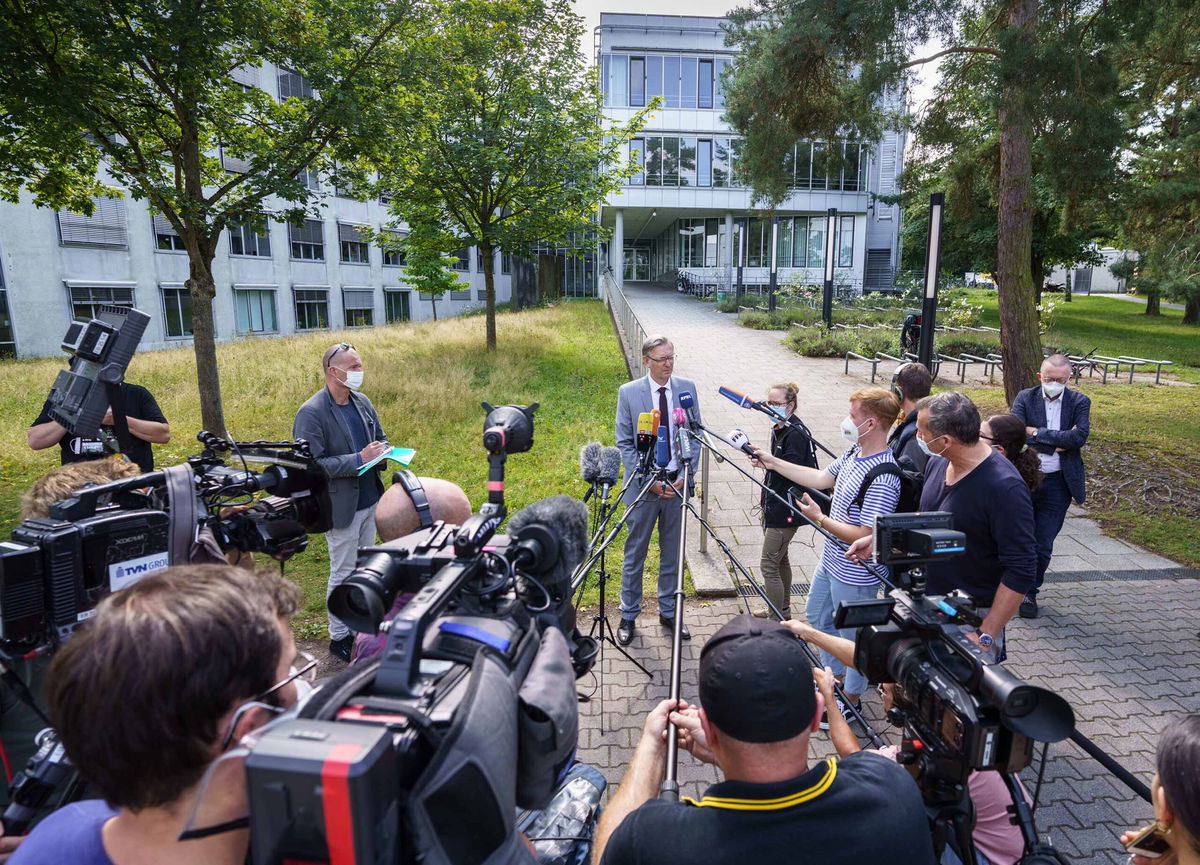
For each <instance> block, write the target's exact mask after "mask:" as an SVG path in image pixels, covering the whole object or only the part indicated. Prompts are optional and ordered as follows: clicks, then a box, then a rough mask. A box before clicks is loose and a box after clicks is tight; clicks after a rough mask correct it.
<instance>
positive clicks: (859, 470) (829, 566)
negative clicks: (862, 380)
mask: <svg viewBox="0 0 1200 865" xmlns="http://www.w3.org/2000/svg"><path fill="white" fill-rule="evenodd" d="M895 462H896V458H895V457H893V456H892V452H891V450H890V449H888V448H884V449H883V450H882V451H880V452H879V453H877V454H874V455H873V456H869V457H860V456H858V445H851V446H850V449H849V450H847V451H846V452H845V453H844V454H842V455H841V456H840V457H838V458H837V460H835V461H834V462H833V463H831V464H830V465H829V466H828V468H827V469H826V471H828V472H829V473H830V474H831V475H833V476H834V478H836V481H835V483H834V485H833V501H832V504H831V506H830V508H829V518H830V519H831V520H836V521H837V522H839V523H849V524H850V525H852V526H869V525H874V523H875V517H876V516H877V515H878V514H890V513H895V511H896V503H897V502H899V501H900V478H899V477H898V476H897V475H880V476H879V477H877V478H875V480H873V481H871V486H869V487H868V488H867V494H866V496H864V497H863V504H862V508H861V509H860V508H859V506H858V503H857V502H855V501H854V500H855V499H856V498H857V497H858V491H859V489H861V488H862V482H863V478H865V477H866V476H867V472H869V471H870V470H871V469H873V468H875V466H877V465H881V464H883V463H895ZM845 551H846V548H845V546H843V545H842V544H835V543H834V542H833V541H831V540H829V539H828V538H826V540H825V548H824V549H823V550H822V551H821V567H822V568H824V569H825V571H826V572H827V573H828V574H829V575H830V576H832V577H834V578H836V579H838V580H841V581H842V582H843V583H849V584H850V585H852V586H873V585H875V584H876V583H878V582H879V578H878V577H877V576H875V574H874V573H873V572H872V571H869V570H868V569H867V568H865V567H863V566H862V565H860V564H858V563H856V562H852V561H850V560H849V559H847V558H846V557H845V555H843V554H844V553H845Z"/></svg>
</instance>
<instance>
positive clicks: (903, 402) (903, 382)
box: [888, 361, 933, 472]
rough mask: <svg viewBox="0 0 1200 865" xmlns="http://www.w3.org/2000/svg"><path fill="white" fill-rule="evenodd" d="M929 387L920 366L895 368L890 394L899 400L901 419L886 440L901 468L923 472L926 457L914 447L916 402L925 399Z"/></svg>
mask: <svg viewBox="0 0 1200 865" xmlns="http://www.w3.org/2000/svg"><path fill="white" fill-rule="evenodd" d="M932 385H933V377H932V376H931V375H930V374H929V370H928V368H927V367H926V366H925V364H923V363H918V362H916V361H912V362H910V363H902V364H900V366H898V367H896V372H895V374H894V375H893V376H892V387H891V391H892V393H893V394H894V395H895V397H896V399H898V400H900V413H901V415H902V416H903V417H902V419H901V421H900V422H899V423H898V424H896V427H895V429H893V430H892V433H891V435H889V436H888V447H889V448H891V449H892V456H894V457H895V458H896V462H898V463H901V464H904V462H903V461H904V460H907V461H908V464H907V465H906V466H905V467H906V468H910V469H912V470H914V471H918V472H923V471H925V463H926V462H928V461H929V457H927V456H926V455H925V452H924V451H923V450H921V447H920V445H918V444H917V402H918V401H920V400H922V399H924V398H925V397H927V396H929V390H930V388H931V387H932Z"/></svg>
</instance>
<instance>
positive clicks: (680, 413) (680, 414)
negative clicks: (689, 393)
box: [671, 408, 688, 426]
mask: <svg viewBox="0 0 1200 865" xmlns="http://www.w3.org/2000/svg"><path fill="white" fill-rule="evenodd" d="M671 422H672V423H674V424H675V426H683V425H684V424H686V423H688V416H687V413H686V412H684V410H683V409H681V408H673V409H671Z"/></svg>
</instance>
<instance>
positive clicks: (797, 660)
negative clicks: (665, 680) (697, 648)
mask: <svg viewBox="0 0 1200 865" xmlns="http://www.w3.org/2000/svg"><path fill="white" fill-rule="evenodd" d="M700 705H701V706H702V707H703V708H704V712H705V714H706V715H708V720H709V721H711V722H712V723H713V724H714V725H716V727H717V729H719V730H720V731H721V732H722V733H726V734H727V735H729V736H731V737H733V738H734V739H738V740H740V741H742V742H758V743H761V742H781V741H783V740H784V739H790V738H792V737H793V736H798V735H799V734H800V733H802V732H804V730H805V729H807V728H808V727H809V725H811V724H812V720H813V715H814V713H815V712H816V710H817V698H816V695H815V694H814V692H813V673H812V662H810V661H809V659H808V656H807V655H806V654H805V653H804V649H803V647H802V646H801V645H800V640H799V638H797V637H796V636H795V635H794V634H793V633H792V632H791V631H789V630H788V629H787V628H785V627H783V625H781V624H779V623H778V622H774V621H769V620H764V619H756V618H754V616H749V615H741V616H738V617H737V618H736V619H733V620H731V621H730V622H728V623H726V624H725V626H724V627H722V628H721V630H719V631H717V632H716V633H715V634H713V636H712V638H711V639H710V640H709V641H708V642H707V643H705V644H704V648H703V649H702V650H701V652H700Z"/></svg>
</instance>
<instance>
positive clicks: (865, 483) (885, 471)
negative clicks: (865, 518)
mask: <svg viewBox="0 0 1200 865" xmlns="http://www.w3.org/2000/svg"><path fill="white" fill-rule="evenodd" d="M884 475H895V476H896V477H898V478H900V480H901V481H903V480H904V473H903V472H902V471H900V466H898V465H896V464H895V463H894V462H883V463H880V464H879V465H877V466H874V467H873V468H872V469H871V470H870V471H868V472H867V474H866V476H865V477H864V478H863V479H862V485H861V486H859V488H858V495H856V496H855V497H854V502H853V503H854V504H856V505H858V509H859V510H860V511H861V510H862V506H863V502H864V501H865V500H866V498H867V490H868V489H869V488H870V486H871V484H872V483H874V482H875V479H876V478H880V477H883V476H884Z"/></svg>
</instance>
